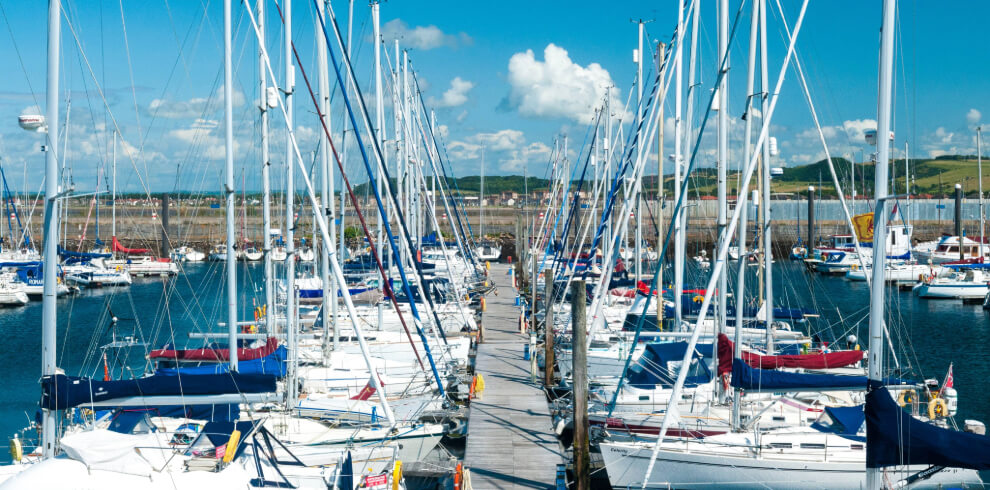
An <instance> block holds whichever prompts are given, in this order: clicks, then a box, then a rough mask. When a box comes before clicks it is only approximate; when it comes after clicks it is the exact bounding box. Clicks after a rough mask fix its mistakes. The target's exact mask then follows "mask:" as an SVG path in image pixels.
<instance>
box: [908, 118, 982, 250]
mask: <svg viewBox="0 0 990 490" xmlns="http://www.w3.org/2000/svg"><path fill="white" fill-rule="evenodd" d="M904 151H905V155H906V154H907V150H906V149H905V150H904ZM904 161H905V163H904V167H905V168H907V156H905V157H904ZM904 179H905V182H907V172H905V173H904ZM976 181H977V182H978V185H979V192H980V245H979V247H977V250H979V251H980V257H983V244H984V243H985V240H986V239H985V237H986V223H985V222H984V219H985V218H986V214H984V213H983V126H977V127H976ZM909 199H910V197H909ZM962 246H963V245H962V240H960V241H959V248H962Z"/></svg>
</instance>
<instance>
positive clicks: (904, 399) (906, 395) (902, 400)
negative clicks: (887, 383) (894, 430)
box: [897, 390, 914, 407]
mask: <svg viewBox="0 0 990 490" xmlns="http://www.w3.org/2000/svg"><path fill="white" fill-rule="evenodd" d="M909 403H910V404H912V405H913V404H914V392H913V391H911V390H904V391H902V392H901V394H900V395H897V404H898V405H900V406H902V407H906V406H908V404H909Z"/></svg>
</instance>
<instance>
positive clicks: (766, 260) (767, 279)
mask: <svg viewBox="0 0 990 490" xmlns="http://www.w3.org/2000/svg"><path fill="white" fill-rule="evenodd" d="M759 3H760V91H761V95H762V98H763V105H762V106H761V107H760V114H761V115H762V116H761V117H766V114H767V112H768V111H769V110H770V92H769V90H770V73H769V71H768V70H767V2H766V0H759ZM797 66H798V67H800V66H801V65H800V64H797ZM770 156H771V155H770V144H769V139H768V140H767V144H765V145H763V197H762V198H761V200H760V204H761V206H760V210H761V211H762V214H763V233H761V234H760V236H762V237H763V271H764V274H763V275H764V278H763V294H764V298H763V304H764V305H765V308H764V309H765V310H766V313H765V315H766V316H765V318H766V335H767V337H766V349H767V354H773V351H774V346H773V246H772V242H771V241H770V240H771V237H772V235H773V233H772V230H771V228H770Z"/></svg>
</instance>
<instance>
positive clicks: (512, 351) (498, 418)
mask: <svg viewBox="0 0 990 490" xmlns="http://www.w3.org/2000/svg"><path fill="white" fill-rule="evenodd" d="M508 274H509V266H508V265H506V264H492V267H491V272H490V277H491V279H492V280H493V281H494V282H495V284H496V285H497V286H498V293H499V295H498V296H495V295H489V296H488V297H487V298H486V302H487V311H486V312H485V313H484V316H483V319H482V322H483V323H484V325H485V341H484V343H483V344H481V345H479V346H478V353H477V358H476V360H475V373H477V374H481V375H482V376H483V377H484V379H485V391H484V392H483V393H482V394H481V398H480V399H475V400H473V401H472V402H471V409H470V411H469V413H468V438H467V447H466V449H465V453H464V464H465V467H467V468H470V469H471V486H472V487H473V488H476V489H486V488H499V489H510V488H552V487H553V486H554V478H555V476H556V467H557V464H559V463H562V462H564V460H563V457H562V451H561V448H560V443H559V442H558V441H557V436H556V434H555V433H554V432H553V421H552V419H551V418H550V409H549V406H548V405H547V399H546V394H545V393H544V392H543V389H542V388H541V387H540V385H539V384H536V383H531V382H530V372H529V361H527V360H525V359H523V346H524V345H525V344H528V343H529V338H528V336H523V335H522V334H520V333H519V308H518V307H515V306H513V299H514V298H515V296H516V294H517V291H516V290H515V289H513V288H512V286H511V284H512V278H511V276H509V275H508Z"/></svg>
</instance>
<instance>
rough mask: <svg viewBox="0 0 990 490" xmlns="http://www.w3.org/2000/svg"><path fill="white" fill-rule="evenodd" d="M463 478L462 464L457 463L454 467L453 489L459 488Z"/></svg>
mask: <svg viewBox="0 0 990 490" xmlns="http://www.w3.org/2000/svg"><path fill="white" fill-rule="evenodd" d="M463 478H464V466H463V464H462V463H457V467H456V468H455V469H454V490H461V482H462V479H463Z"/></svg>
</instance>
